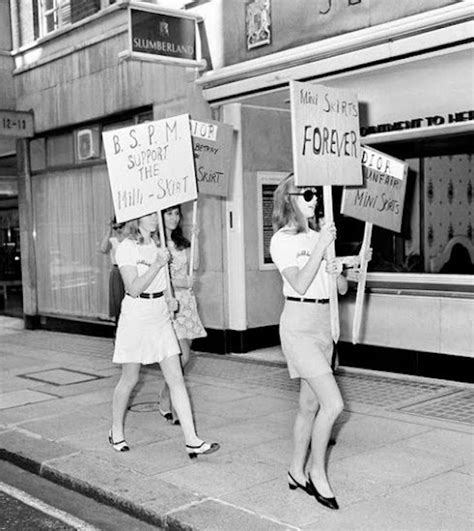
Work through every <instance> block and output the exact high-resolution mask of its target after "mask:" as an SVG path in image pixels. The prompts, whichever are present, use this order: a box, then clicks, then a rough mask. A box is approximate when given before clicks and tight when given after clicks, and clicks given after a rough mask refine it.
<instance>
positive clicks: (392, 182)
mask: <svg viewBox="0 0 474 531" xmlns="http://www.w3.org/2000/svg"><path fill="white" fill-rule="evenodd" d="M362 170H363V174H364V184H363V186H358V187H352V186H351V187H347V188H346V187H345V188H344V190H343V193H342V203H341V213H342V214H344V215H346V216H350V217H353V218H356V219H360V220H362V221H368V222H370V223H373V224H374V225H377V226H379V227H383V228H384V229H389V230H393V231H395V232H400V229H401V226H402V215H403V203H404V201H405V190H406V184H407V179H406V177H407V171H408V165H407V164H406V163H405V162H403V161H401V160H398V159H396V158H394V157H390V156H389V155H385V154H384V153H382V152H380V151H377V150H376V149H373V148H370V147H365V146H364V147H363V148H362Z"/></svg>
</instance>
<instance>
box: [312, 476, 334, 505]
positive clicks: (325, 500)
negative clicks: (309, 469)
mask: <svg viewBox="0 0 474 531" xmlns="http://www.w3.org/2000/svg"><path fill="white" fill-rule="evenodd" d="M308 485H309V486H310V487H311V490H312V493H311V494H312V495H313V496H314V497H315V498H316V501H318V502H319V503H320V504H321V505H324V507H327V508H328V509H334V510H337V509H339V505H338V503H337V500H336V498H334V497H332V498H326V497H324V496H323V495H322V494H319V492H318V489H317V488H316V487H315V486H314V483H313V481H312V479H311V476H310V475H308Z"/></svg>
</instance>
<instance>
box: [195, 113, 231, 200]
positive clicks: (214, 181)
mask: <svg viewBox="0 0 474 531" xmlns="http://www.w3.org/2000/svg"><path fill="white" fill-rule="evenodd" d="M190 127H191V135H192V142H193V149H194V159H195V166H196V180H197V185H198V190H199V193H200V194H208V195H217V196H222V197H227V195H228V193H229V182H230V175H231V171H232V134H233V128H232V126H230V125H228V124H224V123H222V122H214V121H212V120H206V121H205V122H204V121H196V120H190Z"/></svg>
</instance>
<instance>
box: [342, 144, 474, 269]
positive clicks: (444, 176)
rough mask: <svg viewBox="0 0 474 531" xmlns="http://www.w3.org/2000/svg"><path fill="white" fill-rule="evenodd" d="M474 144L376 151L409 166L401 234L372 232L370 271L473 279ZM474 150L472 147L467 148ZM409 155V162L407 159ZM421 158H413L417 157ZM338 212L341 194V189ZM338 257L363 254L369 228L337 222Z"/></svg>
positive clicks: (350, 220)
mask: <svg viewBox="0 0 474 531" xmlns="http://www.w3.org/2000/svg"><path fill="white" fill-rule="evenodd" d="M471 141H472V138H471V139H469V141H466V139H464V138H463V139H450V140H446V141H444V142H436V143H432V144H428V145H420V146H415V147H413V146H408V145H406V146H403V145H400V146H390V145H386V146H383V147H379V146H377V148H378V149H380V150H381V151H384V152H385V153H388V154H390V155H393V156H396V157H398V158H400V159H403V160H406V162H408V164H409V172H408V181H407V191H406V197H405V206H404V213H403V224H402V230H401V232H400V233H395V232H392V231H389V230H385V229H382V228H379V227H375V226H374V228H373V233H372V247H373V250H374V255H373V259H372V261H371V263H370V264H369V271H372V272H391V273H433V274H445V273H446V274H461V275H462V274H473V273H474V241H473V226H474V216H473V207H472V203H473V183H472V174H473V157H472V142H471ZM468 145H469V146H470V147H467V146H468ZM404 154H405V155H408V156H404ZM416 154H417V155H418V156H413V155H416ZM335 195H336V197H335V211H336V212H338V211H339V205H340V193H339V191H338V189H336V193H335ZM336 223H337V226H338V240H337V254H338V255H346V254H355V253H357V252H358V251H359V247H360V242H361V241H362V236H363V232H364V223H362V222H360V221H357V220H355V219H353V218H348V217H344V216H340V215H339V216H337V219H336Z"/></svg>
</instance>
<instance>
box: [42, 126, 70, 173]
mask: <svg viewBox="0 0 474 531" xmlns="http://www.w3.org/2000/svg"><path fill="white" fill-rule="evenodd" d="M46 156H47V159H46V160H47V166H48V167H49V168H51V167H54V166H69V165H71V164H72V163H73V162H74V146H73V137H72V134H71V133H67V134H62V135H54V136H50V137H48V139H47V141H46Z"/></svg>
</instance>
